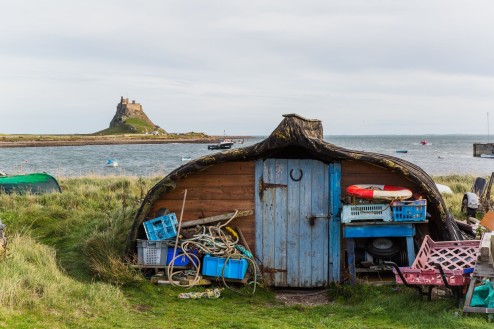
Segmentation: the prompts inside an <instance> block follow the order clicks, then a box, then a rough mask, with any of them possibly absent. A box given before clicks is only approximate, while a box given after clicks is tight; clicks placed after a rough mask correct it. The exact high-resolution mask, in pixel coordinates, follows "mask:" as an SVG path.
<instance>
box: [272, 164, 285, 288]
mask: <svg viewBox="0 0 494 329" xmlns="http://www.w3.org/2000/svg"><path fill="white" fill-rule="evenodd" d="M287 165H288V161H287V160H286V159H277V160H275V163H274V169H275V177H274V181H275V183H276V184H280V185H287V180H288V178H287V177H288V172H287ZM274 190H275V191H276V193H275V199H274V202H275V206H274V209H275V211H274V213H275V218H274V223H275V225H274V268H275V269H280V270H281V271H277V272H275V275H274V280H275V282H278V285H283V286H285V285H286V279H287V278H286V277H287V275H286V254H287V248H286V242H287V237H286V233H287V217H288V211H287V207H286V206H287V198H288V193H287V188H283V187H280V188H276V189H274Z"/></svg>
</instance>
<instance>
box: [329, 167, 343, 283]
mask: <svg viewBox="0 0 494 329" xmlns="http://www.w3.org/2000/svg"><path fill="white" fill-rule="evenodd" d="M340 200H341V164H340V163H332V164H330V165H329V202H330V209H331V220H330V224H329V235H330V237H329V281H330V282H340V273H341V270H340V263H341V215H340V214H341V211H340V208H341V201H340Z"/></svg>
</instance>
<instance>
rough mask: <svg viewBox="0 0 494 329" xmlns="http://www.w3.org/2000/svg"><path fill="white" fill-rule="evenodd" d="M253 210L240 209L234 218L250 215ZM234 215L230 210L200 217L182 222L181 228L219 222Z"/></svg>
mask: <svg viewBox="0 0 494 329" xmlns="http://www.w3.org/2000/svg"><path fill="white" fill-rule="evenodd" d="M253 213H254V212H253V211H252V210H241V211H239V212H238V213H237V215H236V216H235V218H238V217H245V216H250V215H252V214H253ZM234 215H235V212H230V213H227V214H223V215H219V216H213V217H206V218H201V219H196V220H190V221H187V222H183V223H182V227H183V228H187V227H192V226H196V225H204V224H211V223H216V222H221V221H223V220H228V219H230V218H232V217H233V216H234Z"/></svg>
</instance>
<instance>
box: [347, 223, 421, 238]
mask: <svg viewBox="0 0 494 329" xmlns="http://www.w3.org/2000/svg"><path fill="white" fill-rule="evenodd" d="M343 235H344V237H345V238H378V237H393V236H396V237H399V236H414V235H415V227H414V226H413V224H401V225H397V224H390V225H355V226H345V227H344V229H343Z"/></svg>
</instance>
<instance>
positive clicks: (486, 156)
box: [480, 154, 494, 158]
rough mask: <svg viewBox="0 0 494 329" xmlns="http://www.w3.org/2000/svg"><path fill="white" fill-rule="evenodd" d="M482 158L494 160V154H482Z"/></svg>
mask: <svg viewBox="0 0 494 329" xmlns="http://www.w3.org/2000/svg"><path fill="white" fill-rule="evenodd" d="M480 157H481V158H494V154H481V155H480Z"/></svg>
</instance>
